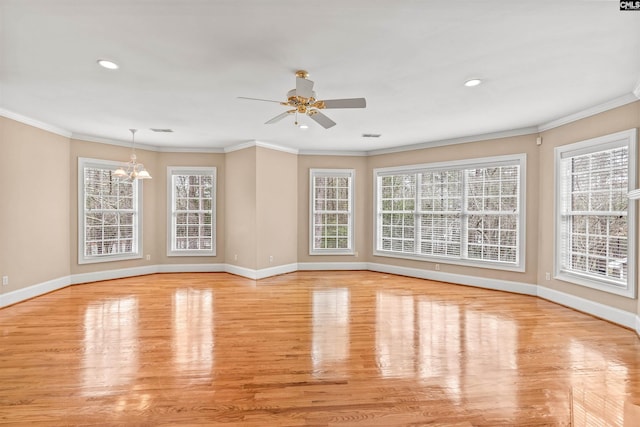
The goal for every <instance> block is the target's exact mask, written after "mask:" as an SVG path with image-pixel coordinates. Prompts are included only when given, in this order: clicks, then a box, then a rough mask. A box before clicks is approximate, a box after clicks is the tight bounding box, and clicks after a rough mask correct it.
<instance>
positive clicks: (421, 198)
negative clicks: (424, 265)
mask: <svg viewBox="0 0 640 427" xmlns="http://www.w3.org/2000/svg"><path fill="white" fill-rule="evenodd" d="M525 161H526V156H525V155H524V154H522V155H515V156H502V157H495V158H487V159H475V160H464V161H458V162H447V163H436V164H426V165H415V166H406V167H400V168H384V169H376V170H375V171H374V178H375V184H374V185H375V188H376V193H375V196H376V202H375V203H376V217H375V233H376V236H375V239H374V242H375V248H374V252H375V255H383V256H396V257H401V258H411V259H424V260H432V261H436V262H448V263H453V264H462V265H474V266H480V267H489V268H499V269H507V270H517V271H522V270H524V211H523V207H524V196H523V193H524V179H525V173H524V169H525Z"/></svg>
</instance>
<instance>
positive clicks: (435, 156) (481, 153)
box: [366, 135, 539, 284]
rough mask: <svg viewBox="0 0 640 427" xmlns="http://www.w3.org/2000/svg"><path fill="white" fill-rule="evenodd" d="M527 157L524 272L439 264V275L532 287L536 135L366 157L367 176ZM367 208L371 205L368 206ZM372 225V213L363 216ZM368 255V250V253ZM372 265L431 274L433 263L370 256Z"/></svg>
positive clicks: (534, 270)
mask: <svg viewBox="0 0 640 427" xmlns="http://www.w3.org/2000/svg"><path fill="white" fill-rule="evenodd" d="M521 153H525V154H526V155H527V166H526V168H527V175H526V192H525V194H526V202H525V203H526V217H525V218H526V224H527V226H526V249H525V252H526V258H525V271H524V272H523V273H521V272H513V271H503V270H493V269H487V268H477V267H467V266H460V265H454V264H446V263H442V262H439V264H440V271H441V272H445V273H453V274H462V275H468V276H477V277H486V278H491V279H500V280H509V281H515V282H521V283H529V284H535V283H536V282H537V274H538V271H537V268H536V266H537V260H538V246H537V236H538V203H537V200H538V193H539V191H538V169H539V153H538V146H537V145H536V135H525V136H516V137H509V138H500V139H493V140H487V141H479V142H471V143H467V144H457V145H449V146H442V147H434V148H426V149H422V150H413V151H403V152H400V153H393V154H385V155H380V156H371V157H369V162H368V170H369V172H368V176H369V177H370V179H373V178H371V177H372V176H373V170H374V169H376V168H382V167H390V166H402V165H415V164H421V163H436V162H444V161H452V160H463V159H477V158H482V157H491V156H501V155H506V154H521ZM369 205H371V203H369ZM366 214H368V215H369V216H370V219H369V221H372V219H373V218H372V215H373V209H372V208H371V209H369V210H368V212H367V213H366ZM369 252H371V249H370V250H369ZM370 260H371V261H372V262H376V263H382V264H389V265H397V266H402V267H411V268H419V269H425V270H434V269H435V265H434V264H435V263H432V262H426V261H412V260H404V259H397V258H390V257H380V256H371V257H370Z"/></svg>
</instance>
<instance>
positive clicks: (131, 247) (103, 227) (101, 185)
mask: <svg viewBox="0 0 640 427" xmlns="http://www.w3.org/2000/svg"><path fill="white" fill-rule="evenodd" d="M111 168H112V166H111V165H107V164H106V163H105V164H104V167H102V168H101V167H88V166H83V170H84V174H83V179H82V183H81V185H82V189H83V196H84V202H81V203H82V204H81V206H84V210H83V216H84V226H85V229H84V242H82V245H83V246H84V253H83V256H84V257H99V256H102V255H119V254H133V253H135V251H136V247H137V244H136V241H137V232H136V218H137V182H136V181H129V180H122V179H119V178H117V177H115V176H114V175H113V171H112V169H111Z"/></svg>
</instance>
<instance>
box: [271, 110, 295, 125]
mask: <svg viewBox="0 0 640 427" xmlns="http://www.w3.org/2000/svg"><path fill="white" fill-rule="evenodd" d="M295 111H296V110H289V111H285V112H284V113H282V114H278V115H277V116H275V117H274V118H273V119H271V120H269V121H267V122H265V125H270V124H272V123H276V122H279V121H280V120H282V119H284V118H285V117H287V116H288V115H289V114H291V113H293V112H295Z"/></svg>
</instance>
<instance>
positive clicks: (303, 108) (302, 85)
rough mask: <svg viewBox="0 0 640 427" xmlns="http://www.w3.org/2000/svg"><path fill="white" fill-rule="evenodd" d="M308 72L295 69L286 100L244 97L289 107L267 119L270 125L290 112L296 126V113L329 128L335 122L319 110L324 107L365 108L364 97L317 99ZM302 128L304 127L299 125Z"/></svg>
mask: <svg viewBox="0 0 640 427" xmlns="http://www.w3.org/2000/svg"><path fill="white" fill-rule="evenodd" d="M308 77H309V73H308V72H307V71H306V70H298V71H296V88H295V89H291V90H290V91H289V92H287V100H286V101H284V102H280V101H272V100H269V99H259V98H246V97H239V98H241V99H248V100H252V101H266V102H278V103H279V104H280V105H284V106H286V107H290V108H291V109H290V110H287V111H285V112H284V113H282V114H279V115H277V116H275V117H274V118H272V119H270V120H268V121H267V122H266V123H265V124H267V125H270V124H273V123H277V122H279V121H280V120H282V119H284V118H285V117H287V116H288V115H290V114H295V115H296V120H295V123H294V124H295V125H296V126H298V124H299V123H298V119H297V115H298V114H306V115H307V116H309V117H310V118H311V119H312V120H313V121H315V122H316V123H318V124H319V125H320V126H322V127H323V128H325V129H329V128H331V127H333V126H335V125H336V122H334V121H333V120H331V119H330V118H329V117H327V116H326V115H324V114H323V113H321V112H320V110H324V109H332V108H365V107H366V106H367V101H366V100H365V99H364V98H345V99H326V100H318V99H317V95H316V92H315V91H314V90H313V85H314V82H313V81H311V80H309V79H308ZM300 127H301V128H302V129H306V128H304V127H302V126H300Z"/></svg>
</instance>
